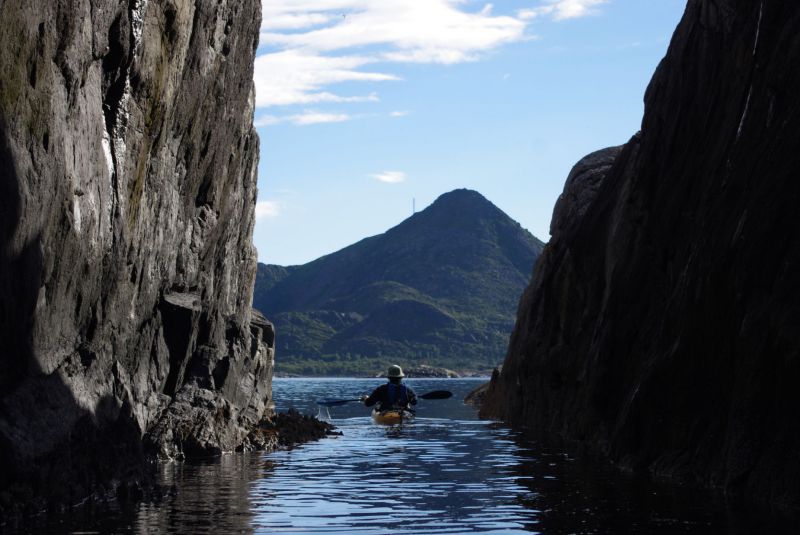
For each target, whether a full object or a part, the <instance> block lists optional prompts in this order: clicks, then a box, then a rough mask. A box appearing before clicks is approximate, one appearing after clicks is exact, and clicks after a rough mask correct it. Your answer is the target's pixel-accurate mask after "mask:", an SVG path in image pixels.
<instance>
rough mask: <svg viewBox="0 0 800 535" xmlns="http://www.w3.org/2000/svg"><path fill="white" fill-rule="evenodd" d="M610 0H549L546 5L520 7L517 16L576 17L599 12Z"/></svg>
mask: <svg viewBox="0 0 800 535" xmlns="http://www.w3.org/2000/svg"><path fill="white" fill-rule="evenodd" d="M608 1H609V0H547V1H546V3H545V5H543V6H539V7H535V8H531V9H520V10H519V11H517V17H519V18H520V19H522V20H531V19H534V18H536V17H539V16H543V15H550V16H551V17H552V18H553V19H554V20H567V19H576V18H579V17H586V16H588V15H594V14H595V13H597V7H598V6H600V5H602V4H607V3H608Z"/></svg>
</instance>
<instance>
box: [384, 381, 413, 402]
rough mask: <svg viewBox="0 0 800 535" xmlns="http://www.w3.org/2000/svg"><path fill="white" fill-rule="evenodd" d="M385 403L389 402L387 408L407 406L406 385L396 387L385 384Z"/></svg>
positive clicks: (392, 384) (391, 384)
mask: <svg viewBox="0 0 800 535" xmlns="http://www.w3.org/2000/svg"><path fill="white" fill-rule="evenodd" d="M386 401H388V402H389V406H390V407H393V406H397V405H399V406H401V407H405V406H406V405H408V388H406V385H404V384H399V385H396V384H394V383H387V385H386Z"/></svg>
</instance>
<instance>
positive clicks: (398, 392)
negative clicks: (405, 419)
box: [364, 383, 417, 411]
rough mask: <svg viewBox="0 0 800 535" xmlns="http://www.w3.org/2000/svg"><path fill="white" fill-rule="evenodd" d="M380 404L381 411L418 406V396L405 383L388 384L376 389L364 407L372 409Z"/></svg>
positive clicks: (366, 400)
mask: <svg viewBox="0 0 800 535" xmlns="http://www.w3.org/2000/svg"><path fill="white" fill-rule="evenodd" d="M376 403H380V406H379V407H378V409H379V410H382V411H385V410H387V409H392V408H394V409H399V408H402V407H408V406H409V405H416V404H417V395H416V394H415V393H414V391H413V390H412V389H411V387H410V386H407V385H404V384H403V383H399V384H394V383H386V384H382V385H381V386H379V387H378V388H376V389H375V390H374V391H373V392H372V394H371V395H370V396H369V397H368V398H367V399H365V400H364V405H366V406H367V407H372V406H373V405H375V404H376Z"/></svg>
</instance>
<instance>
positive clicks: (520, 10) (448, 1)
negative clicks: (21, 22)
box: [254, 0, 686, 265]
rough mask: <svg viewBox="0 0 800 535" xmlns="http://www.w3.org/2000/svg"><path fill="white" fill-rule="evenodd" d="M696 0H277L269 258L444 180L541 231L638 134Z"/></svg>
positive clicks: (262, 224)
mask: <svg viewBox="0 0 800 535" xmlns="http://www.w3.org/2000/svg"><path fill="white" fill-rule="evenodd" d="M685 5H686V0H532V1H503V2H495V3H494V4H487V3H486V2H473V1H470V0H294V1H287V0H263V1H262V6H263V11H264V21H263V23H262V34H261V41H260V43H261V44H260V46H259V50H258V58H257V60H256V72H255V81H256V105H257V107H256V113H255V120H256V125H257V129H258V132H259V135H260V137H261V159H260V164H259V169H258V173H259V177H258V187H259V204H258V206H257V210H256V212H257V221H256V230H255V235H254V243H255V245H256V247H257V248H258V252H259V261H261V262H266V263H272V264H281V265H292V264H302V263H305V262H308V261H310V260H313V259H315V258H318V257H319V256H322V255H324V254H328V253H331V252H334V251H336V250H338V249H341V248H342V247H345V246H347V245H349V244H351V243H354V242H356V241H358V240H360V239H362V238H365V237H367V236H372V235H375V234H379V233H381V232H384V231H385V230H387V229H388V228H391V227H392V226H394V225H396V224H398V223H399V222H400V221H402V220H403V219H405V218H406V217H408V216H410V215H411V209H412V199H416V206H417V210H418V211H419V210H421V209H423V208H425V207H426V206H428V205H429V204H430V203H432V202H433V201H434V200H435V199H436V198H437V197H438V196H439V195H441V194H442V193H445V192H447V191H451V190H453V189H456V188H462V187H466V188H471V189H475V190H477V191H479V192H481V193H482V194H483V195H485V196H486V197H487V198H488V199H489V200H491V201H492V202H493V203H495V204H496V205H497V206H498V207H500V208H501V209H502V210H503V211H505V212H506V213H507V214H508V215H510V216H511V217H512V218H514V219H516V220H517V221H519V222H520V223H521V224H522V226H524V227H525V228H527V229H528V230H530V231H531V232H532V233H533V234H534V235H535V236H537V237H538V238H540V239H542V240H544V241H547V240H548V239H549V225H550V218H551V215H552V210H553V205H554V203H555V201H556V199H557V198H558V195H559V194H560V193H561V190H562V188H563V185H564V180H565V179H566V177H567V174H568V173H569V170H570V169H571V167H572V166H573V165H574V164H575V163H576V162H577V161H578V160H579V159H580V158H581V157H583V156H584V155H586V154H588V153H590V152H592V151H594V150H597V149H600V148H603V147H607V146H611V145H618V144H621V143H624V142H625V141H627V140H628V139H629V138H630V136H632V135H633V134H634V133H635V132H636V131H637V130H638V128H639V125H640V123H641V117H642V112H643V104H642V99H643V96H644V91H645V88H646V86H647V83H648V82H649V80H650V78H651V77H652V74H653V72H654V70H655V68H656V66H657V65H658V62H659V61H660V60H661V58H662V57H663V56H664V53H665V52H666V49H667V46H668V44H669V39H670V37H671V36H672V32H673V31H674V29H675V26H676V24H677V23H678V21H679V20H680V17H681V15H682V14H683V10H684V8H685Z"/></svg>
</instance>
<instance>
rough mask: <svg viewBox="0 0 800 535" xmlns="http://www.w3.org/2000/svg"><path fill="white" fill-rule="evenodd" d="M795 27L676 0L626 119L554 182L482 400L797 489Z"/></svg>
mask: <svg viewBox="0 0 800 535" xmlns="http://www.w3.org/2000/svg"><path fill="white" fill-rule="evenodd" d="M798 35H800V8H798V6H797V5H796V4H795V3H792V2H783V1H779V0H764V1H759V2H752V1H745V0H690V1H689V2H688V5H687V8H686V13H685V15H684V18H683V20H682V22H681V23H680V26H679V27H678V29H677V31H676V34H675V36H674V38H673V40H672V43H671V45H670V47H669V51H668V53H667V56H666V57H665V59H664V60H663V61H662V63H661V65H660V66H659V68H658V70H657V72H656V74H655V76H654V78H653V80H652V82H651V84H650V87H649V88H648V91H647V94H646V97H645V101H646V111H645V116H644V120H643V124H642V130H641V135H637V136H636V137H634V138H633V139H632V140H631V141H630V142H629V143H628V144H627V145H626V146H625V147H624V148H623V149H622V151H621V152H620V153H619V155H618V156H617V157H616V160H615V162H614V164H613V166H612V167H611V168H610V169H608V170H607V172H605V171H603V170H602V168H603V167H605V166H600V167H598V168H597V169H598V171H597V172H598V173H605V175H604V176H605V178H604V179H603V180H602V181H600V182H601V183H600V184H599V186H597V185H595V186H589V187H590V189H591V191H589V192H588V197H587V198H588V201H586V202H583V201H582V202H581V204H580V205H579V206H574V202H575V201H574V199H580V198H581V192H585V190H583V189H582V187H581V185H580V184H574V183H572V184H568V185H567V188H566V189H565V196H564V197H563V198H562V201H561V203H560V204H559V207H558V208H557V211H556V212H557V213H556V214H555V215H554V225H553V237H552V240H551V242H550V244H549V245H548V246H547V247H546V248H545V251H544V253H543V255H542V257H541V259H540V261H539V263H538V265H537V267H536V270H535V275H534V277H533V282H532V285H531V286H530V287H529V288H528V289H527V291H526V292H525V294H524V296H523V298H522V300H521V303H520V307H519V314H518V319H517V324H516V328H515V331H514V334H513V336H512V340H511V342H510V346H509V351H508V356H507V358H506V361H505V364H504V367H503V370H502V373H501V374H500V376H499V377H498V378H497V379H496V380H495V381H493V383H492V386H491V388H490V390H489V392H488V393H487V395H486V399H485V404H484V407H483V414H484V415H486V416H496V417H502V418H504V419H506V420H508V421H510V422H512V423H513V424H516V425H520V426H529V427H532V428H535V429H537V430H540V431H548V432H551V433H556V434H559V435H562V436H565V437H569V438H572V439H578V440H582V441H584V442H585V443H588V444H591V445H593V446H595V447H597V448H599V449H601V450H603V451H605V452H606V453H607V454H609V455H610V456H611V457H612V458H613V459H615V460H616V461H617V462H619V463H620V464H621V465H622V466H625V467H629V468H632V469H638V470H649V471H650V472H652V473H655V474H659V475H664V476H670V477H677V478H681V479H688V480H695V481H701V482H704V483H707V484H711V485H714V486H719V487H724V488H725V489H726V491H728V492H738V491H746V492H749V493H752V494H753V495H755V496H757V497H758V498H759V499H762V500H766V501H769V502H772V503H774V504H783V505H787V506H793V507H797V506H798V505H800V462H798V459H799V458H798V455H797V452H798V451H800V419H798V418H797V407H800V389H799V388H798V386H797V385H798V384H800V349H799V348H800V344H798V339H797V333H798V332H800V308H798V306H797V302H796V301H797V296H798V295H800V270H798V269H797V268H798V264H799V263H800V226H798V225H797V207H798V205H800V181H798V180H797V176H798V172H800V137H799V136H798V135H797V132H799V131H800V70H798V69H797V65H798V63H799V62H800V39H798ZM576 185H577V186H578V187H579V188H581V192H579V193H577V194H576V193H574V192H571V191H570V190H571V188H573V187H575V186H576Z"/></svg>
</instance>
